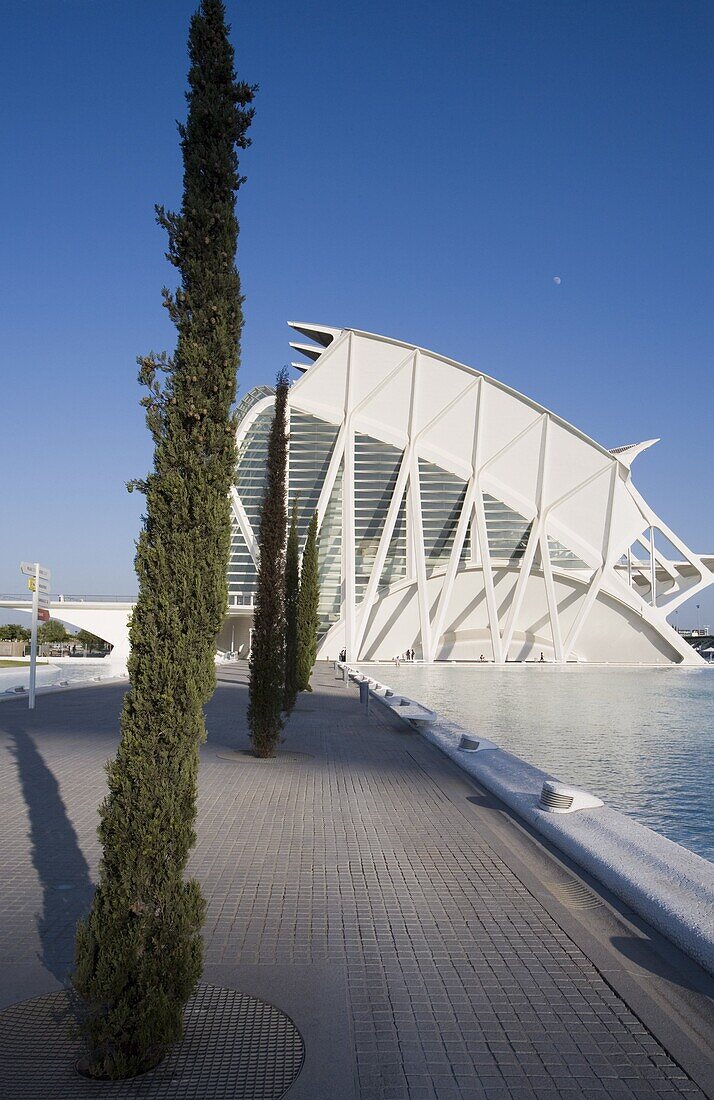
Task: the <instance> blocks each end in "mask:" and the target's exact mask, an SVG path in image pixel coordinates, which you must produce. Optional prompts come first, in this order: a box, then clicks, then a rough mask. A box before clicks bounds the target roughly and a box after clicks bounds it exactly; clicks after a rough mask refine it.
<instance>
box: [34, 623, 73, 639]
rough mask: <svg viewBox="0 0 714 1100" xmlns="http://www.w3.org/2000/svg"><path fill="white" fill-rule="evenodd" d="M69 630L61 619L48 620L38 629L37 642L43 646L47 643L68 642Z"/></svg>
mask: <svg viewBox="0 0 714 1100" xmlns="http://www.w3.org/2000/svg"><path fill="white" fill-rule="evenodd" d="M67 638H68V634H67V628H66V626H65V625H64V623H61V622H60V621H59V619H48V620H47V622H46V623H43V624H42V626H39V627H38V628H37V640H38V642H41V643H42V644H43V645H44V644H45V643H47V642H66V641H67Z"/></svg>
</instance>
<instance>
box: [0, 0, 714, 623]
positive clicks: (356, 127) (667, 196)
mask: <svg viewBox="0 0 714 1100" xmlns="http://www.w3.org/2000/svg"><path fill="white" fill-rule="evenodd" d="M194 6H195V4H194V2H193V0H191V2H186V0H122V3H119V2H118V0H101V2H98V0H42V2H39V0H23V3H21V4H18V3H17V2H16V0H0V12H1V14H2V23H3V35H2V40H1V41H0V83H1V84H2V103H3V111H2V116H1V120H0V135H1V136H0V142H1V147H0V154H1V155H0V206H1V209H2V211H3V219H2V221H3V232H2V263H0V301H2V306H3V309H2V313H3V315H4V320H3V325H2V339H1V340H0V369H1V371H2V389H1V390H0V402H1V406H0V407H2V414H3V415H2V431H1V432H0V478H2V482H3V501H4V507H3V520H4V522H3V525H2V538H1V539H0V590H4V591H16V590H18V589H19V587H20V576H19V571H18V562H19V560H20V559H21V558H30V559H36V558H39V559H41V560H42V561H43V562H46V564H48V565H49V566H50V567H51V568H52V570H53V587H54V588H55V589H56V590H57V591H65V592H77V591H80V592H81V591H83V592H101V593H112V592H113V593H130V592H132V591H134V590H135V581H134V575H133V567H132V555H133V539H134V538H135V536H136V533H137V530H138V527H139V522H140V512H141V498H140V497H137V496H136V495H134V496H129V495H128V494H127V493H126V490H125V488H124V483H125V481H126V480H127V479H128V478H131V477H135V476H141V475H142V474H143V473H144V472H145V471H146V469H147V468H148V465H149V463H150V458H151V455H150V447H149V440H148V435H147V432H146V429H145V427H144V424H143V418H142V415H141V410H140V408H139V404H138V402H139V398H140V396H141V394H140V392H139V388H138V386H137V384H136V368H135V356H136V355H137V354H139V353H142V352H146V351H148V350H150V349H154V350H158V349H161V348H165V347H166V348H170V347H171V346H172V344H173V332H172V329H171V327H170V325H169V323H168V320H167V318H166V316H165V314H164V311H163V310H162V307H161V301H160V290H161V286H162V284H163V283H164V282H165V281H167V280H170V279H171V277H172V271H171V269H170V268H169V266H168V264H167V263H166V261H165V260H164V255H163V254H164V238H163V233H162V231H161V230H160V229H159V228H158V227H157V226H156V225H155V223H154V215H153V204H154V203H155V202H161V203H165V204H166V205H167V206H169V207H172V206H176V205H178V203H179V201H180V179H181V164H180V157H179V148H178V141H177V137H176V132H175V126H174V122H175V120H176V119H177V118H181V117H183V115H184V100H183V92H184V86H185V74H186V68H187V62H186V47H185V42H186V31H187V25H188V19H189V16H190V14H191V12H192V11H193V9H194ZM228 11H229V18H230V21H231V23H232V26H233V32H232V37H233V41H234V43H235V46H236V51H237V69H238V72H239V75H240V76H241V77H242V78H244V79H246V80H248V81H251V82H253V81H254V82H257V83H259V84H260V91H259V94H258V96H257V99H256V118H255V122H254V125H253V127H252V138H253V145H252V147H251V148H250V149H249V150H248V151H247V153H246V154H245V155H244V156H243V159H242V168H243V171H244V172H245V174H246V175H247V176H248V182H247V184H246V185H245V187H244V188H243V189H242V190H241V192H240V194H239V203H238V216H239V221H240V224H241V237H240V245H239V261H238V262H239V268H240V271H241V276H242V279H243V287H244V292H245V294H246V305H245V313H246V328H245V332H244V339H243V363H242V366H241V370H240V374H239V387H240V391H241V392H245V390H246V389H248V388H249V387H250V386H251V385H253V384H255V383H257V382H270V381H271V380H272V378H273V377H274V375H275V373H276V371H277V370H278V369H279V368H280V366H281V365H282V364H283V363H285V362H287V361H288V360H289V357H290V351H289V348H288V346H287V343H288V340H289V335H288V330H287V329H286V327H285V322H286V321H287V320H288V319H300V320H309V321H317V322H322V323H325V324H329V325H348V326H352V327H356V328H362V329H367V330H371V331H376V332H381V333H385V334H387V335H392V336H396V337H401V338H403V339H406V340H408V341H410V342H414V343H419V344H421V345H423V346H426V347H431V348H434V349H436V350H438V351H440V352H442V353H444V354H447V355H450V356H452V357H454V358H456V359H459V360H461V361H464V362H467V363H471V364H473V365H475V366H479V367H481V368H482V369H483V370H485V371H486V372H487V373H489V374H491V375H494V376H495V377H497V378H500V379H502V380H503V381H505V382H507V383H509V384H510V385H513V386H515V387H516V388H517V389H519V390H522V391H524V392H525V393H527V394H529V395H530V396H532V397H534V398H535V399H536V400H538V401H540V402H541V403H542V404H544V405H546V406H548V407H550V408H552V409H554V411H556V412H558V413H559V414H560V415H562V416H564V417H565V418H566V419H568V420H570V421H571V422H573V423H574V424H576V425H577V426H578V427H579V428H581V429H583V430H584V431H586V432H587V433H588V434H590V435H592V436H594V437H595V438H596V439H598V440H599V441H601V442H602V443H604V444H605V445H606V446H615V445H617V444H620V443H628V442H632V441H635V440H640V439H646V438H651V437H652V436H661V437H662V442H661V443H659V444H658V445H657V446H656V447H655V448H653V449H652V450H651V451H648V452H647V453H646V454H645V455H643V456H642V457H641V458H639V459H638V460H637V463H636V466H635V481H636V484H637V485H638V487H639V488H640V490H641V491H642V492H643V494H644V496H645V497H646V498H647V499H648V501H649V502H650V503H651V504H652V505H653V507H654V508H655V509H656V510H657V511H658V512H659V513H660V514H661V515H662V517H663V519H665V520H666V521H667V522H668V523H669V524H670V525H671V526H672V527H673V528H674V529H675V530H676V531H677V532H678V533H679V534H680V535H682V537H683V538H685V540H687V541H688V542H689V543H690V544H691V545H692V546H693V548H694V549H698V550H701V551H713V550H714V518H713V516H712V492H711V458H710V456H711V442H712V423H711V409H712V389H713V387H712V345H713V343H714V341H713V339H712V337H713V335H714V333H713V332H712V328H713V325H712V317H713V316H714V310H713V308H712V306H713V305H714V303H713V302H712V297H713V295H712V260H713V258H714V257H713V253H714V249H713V247H712V246H713V237H714V219H713V218H712V202H711V194H712V190H713V188H714V154H713V152H712V134H713V133H714V117H713V116H714V97H713V94H712V92H713V80H712V66H711V57H712V47H713V46H714V5H712V4H711V2H710V0H706V2H702V3H697V2H689V0H628V3H627V4H623V3H622V2H621V0H470V2H462V0H458V2H457V0H442V3H440V4H438V5H436V4H434V3H433V2H430V3H423V2H421V0H414V2H412V3H411V4H400V3H397V2H396V0H387V2H384V0H382V2H379V3H378V2H375V0H360V3H359V4H357V3H344V4H334V3H331V2H330V3H328V2H327V0H306V2H303V3H298V4H296V3H291V2H288V0H283V2H275V0H264V2H262V3H251V4H247V3H237V2H233V0H229V3H228ZM555 276H559V277H560V279H561V280H562V281H561V284H560V285H559V286H558V285H556V284H555V283H554V281H553V280H554V277H555ZM701 602H702V618H703V619H704V618H705V616H707V615H708V617H709V618H710V619H712V620H714V597H712V596H711V595H709V596H705V597H703V598H702V601H701ZM695 614H696V613H695V612H692V614H688V612H687V611H683V612H680V622H681V623H684V622H685V621H686V620H687V619H689V620H692V619H693V616H694V615H695Z"/></svg>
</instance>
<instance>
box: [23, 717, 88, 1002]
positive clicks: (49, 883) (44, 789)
mask: <svg viewBox="0 0 714 1100" xmlns="http://www.w3.org/2000/svg"><path fill="white" fill-rule="evenodd" d="M9 738H10V741H9V745H8V747H9V750H10V752H11V753H12V755H13V756H14V757H15V763H16V765H17V772H18V777H19V780H20V786H21V789H22V794H23V797H24V799H25V803H26V805H27V810H28V817H29V821H30V841H31V844H32V852H31V858H32V864H33V866H34V868H35V870H36V872H37V877H38V879H39V881H40V885H41V886H42V912H41V913H39V914H37V930H38V932H39V936H40V941H41V943H42V952H41V954H40V956H39V957H40V960H41V962H42V963H43V965H44V966H45V967H46V968H47V970H49V971H50V972H51V973H52V974H53V975H54V976H55V977H56V978H57V979H58V980H59V981H60V982H62V983H64V984H67V983H68V981H69V972H70V969H71V966H72V960H73V956H74V935H75V928H76V925H77V921H78V920H79V919H80V918H81V917H84V916H86V914H87V912H88V910H89V906H90V904H91V900H92V895H93V894H94V884H93V883H92V881H91V878H90V875H89V866H88V864H87V861H86V859H85V858H84V855H83V853H82V850H81V848H80V846H79V841H78V839H77V833H76V832H75V829H74V826H73V824H72V822H71V821H70V819H69V816H68V814H67V809H66V807H65V804H64V801H63V800H62V795H61V793H60V788H59V784H58V782H57V780H56V778H55V776H54V773H53V772H52V770H51V769H50V768H48V766H47V764H46V763H45V761H44V760H43V758H42V755H41V753H40V752H39V751H38V749H37V746H36V745H35V742H34V741H33V739H32V737H31V736H30V734H29V733H28V731H27V730H26V729H25V728H24V726H23V725H22V724H21V723H20V722H13V723H12V728H11V730H10V731H9Z"/></svg>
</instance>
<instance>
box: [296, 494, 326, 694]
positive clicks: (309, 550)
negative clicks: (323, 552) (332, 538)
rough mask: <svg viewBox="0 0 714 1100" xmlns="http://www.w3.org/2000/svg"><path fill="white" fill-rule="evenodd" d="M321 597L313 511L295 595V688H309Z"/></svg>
mask: <svg viewBox="0 0 714 1100" xmlns="http://www.w3.org/2000/svg"><path fill="white" fill-rule="evenodd" d="M319 600H320V581H319V575H318V560H317V512H314V513H313V516H312V519H311V520H310V526H309V527H308V529H307V539H306V540H305V549H304V551H303V555H302V568H301V570H300V595H299V597H298V628H297V635H298V652H297V687H298V691H312V688H311V687H310V674H311V672H312V670H313V667H314V665H315V660H316V658H317V627H318V618H317V610H318V603H319Z"/></svg>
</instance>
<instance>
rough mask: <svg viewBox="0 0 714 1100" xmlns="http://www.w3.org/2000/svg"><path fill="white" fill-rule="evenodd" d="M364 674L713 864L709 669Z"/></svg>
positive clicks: (435, 668)
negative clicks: (573, 785)
mask: <svg viewBox="0 0 714 1100" xmlns="http://www.w3.org/2000/svg"><path fill="white" fill-rule="evenodd" d="M360 667H363V668H365V669H367V668H369V669H370V670H372V671H371V674H372V675H373V676H375V678H376V679H378V680H381V681H383V682H384V683H386V684H388V685H389V686H390V687H393V688H395V689H398V690H399V691H403V692H404V694H405V695H408V696H410V697H411V698H413V699H417V700H419V701H420V702H422V703H425V704H426V705H427V706H429V707H431V708H432V709H433V710H435V711H437V713H438V714H439V715H440V717H443V718H445V719H447V720H450V721H452V722H455V723H457V724H458V725H459V726H463V727H464V728H466V729H468V730H474V731H476V732H477V733H480V734H482V735H483V736H484V737H488V738H490V739H491V740H493V741H495V742H496V744H497V745H499V746H500V747H501V748H504V749H508V750H509V751H510V752H513V753H515V754H516V755H517V756H520V757H522V758H523V759H524V760H528V761H529V762H530V763H531V764H535V765H536V766H537V767H539V768H542V769H543V770H544V771H547V772H550V773H551V774H552V775H554V776H556V777H557V778H558V779H560V780H562V781H563V782H566V783H574V784H576V785H577V786H580V787H584V788H585V790H588V791H591V792H592V793H593V794H596V795H598V796H599V797H600V798H602V799H603V800H604V801H605V802H607V803H608V804H609V805H610V806H612V807H613V808H615V809H617V810H621V811H622V812H623V813H627V814H631V815H632V817H635V818H637V820H638V821H640V822H641V823H642V824H643V825H648V826H649V827H650V828H651V829H656V830H657V831H658V832H660V833H663V834H664V835H665V836H667V837H669V838H670V840H675V841H677V843H678V844H683V845H684V846H685V847H687V848H690V849H691V850H692V851H693V852H697V853H698V854H699V855H702V856H705V857H706V858H707V859H714V796H713V795H712V783H713V781H714V669H694V670H686V669H624V668H607V669H604V668H599V669H597V668H583V667H582V666H567V667H565V668H562V667H561V668H558V667H557V666H555V665H546V666H545V667H544V666H542V665H510V666H508V667H507V668H502V669H499V668H494V667H493V666H492V665H490V666H486V667H483V666H478V665H476V666H473V665H447V664H437V665H425V666H420V665H412V666H410V665H408V664H402V665H401V666H400V667H399V668H395V667H394V665H387V664H380V665H370V666H367V665H361V666H360ZM455 736H456V735H455Z"/></svg>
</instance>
